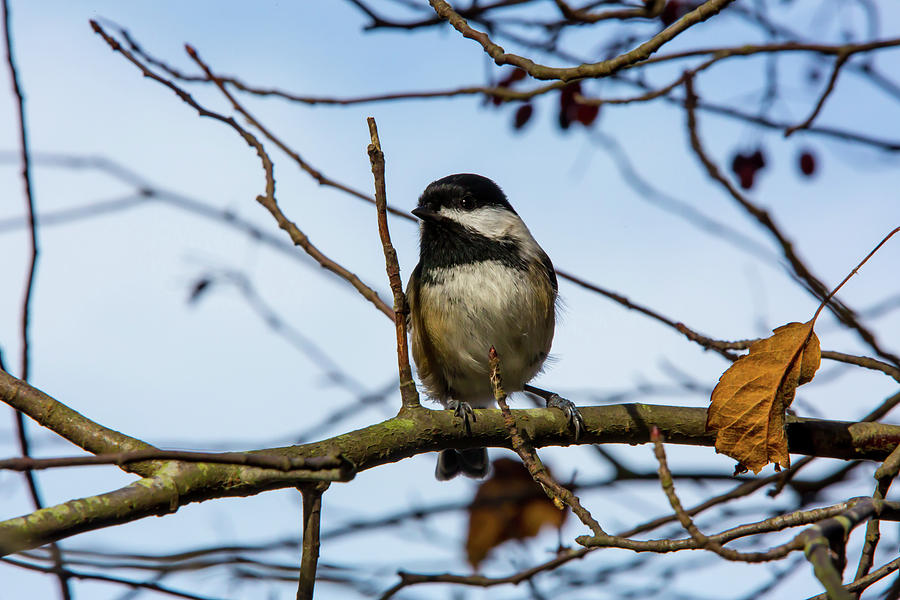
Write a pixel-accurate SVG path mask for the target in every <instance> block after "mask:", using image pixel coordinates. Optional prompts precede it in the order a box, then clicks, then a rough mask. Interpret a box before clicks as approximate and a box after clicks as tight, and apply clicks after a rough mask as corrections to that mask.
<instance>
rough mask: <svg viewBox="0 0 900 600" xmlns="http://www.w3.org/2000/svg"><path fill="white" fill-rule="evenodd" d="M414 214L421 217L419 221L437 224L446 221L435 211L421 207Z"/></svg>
mask: <svg viewBox="0 0 900 600" xmlns="http://www.w3.org/2000/svg"><path fill="white" fill-rule="evenodd" d="M412 214H414V215H415V216H417V217H419V219H421V220H423V221H435V222H436V221H442V220H443V219H444V217H443V216H441V215H439V214H438V213H436V212H434V211H433V210H431V209H428V208H423V207H421V206H420V207H419V208H414V209H413V210H412Z"/></svg>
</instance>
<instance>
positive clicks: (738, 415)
mask: <svg viewBox="0 0 900 600" xmlns="http://www.w3.org/2000/svg"><path fill="white" fill-rule="evenodd" d="M813 323H814V321H809V322H808V323H788V324H787V325H783V326H782V327H779V328H778V329H776V330H775V332H774V335H772V336H771V337H768V338H765V339H762V340H759V341H757V342H755V343H754V344H753V345H752V346H750V352H749V353H748V354H747V355H746V356H742V357H741V358H739V359H738V360H737V361H735V363H734V364H733V365H731V367H729V369H728V370H727V371H725V373H723V374H722V377H720V378H719V383H718V385H716V388H715V389H714V390H713V393H712V398H711V404H710V406H709V410H708V412H707V416H706V429H707V430H713V429H715V430H716V451H717V452H721V453H723V454H727V455H728V456H730V457H731V458H733V459H735V460H737V461H738V462H740V464H741V465H743V466H744V467H746V468H747V469H750V470H751V471H753V472H754V473H759V471H760V470H761V469H762V468H763V467H765V466H766V465H767V464H769V463H775V464H776V468H777V467H778V466H781V467H784V468H788V467H790V466H791V457H790V455H789V454H788V446H787V436H786V435H785V431H784V413H785V410H786V409H787V408H788V407H789V406H790V405H791V402H793V400H794V392H795V391H796V390H797V386H798V385H803V384H804V383H807V382H809V381H811V380H812V378H813V376H814V375H815V373H816V370H817V369H818V368H819V362H820V361H821V358H822V357H821V351H820V348H819V338H817V337H816V334H815V333H814V332H813Z"/></svg>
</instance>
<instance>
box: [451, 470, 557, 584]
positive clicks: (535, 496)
mask: <svg viewBox="0 0 900 600" xmlns="http://www.w3.org/2000/svg"><path fill="white" fill-rule="evenodd" d="M492 466H493V473H492V474H491V477H490V478H489V479H486V480H485V481H484V482H483V483H482V484H481V485H480V486H479V487H478V492H476V494H475V499H474V500H473V502H472V505H471V506H470V507H469V535H468V538H467V539H466V554H467V558H468V560H469V564H471V565H472V567H473V568H476V569H477V568H478V565H479V564H481V562H482V561H483V560H484V559H485V558H486V557H487V555H488V553H489V552H490V551H491V550H493V549H494V548H496V547H497V546H499V545H500V544H502V543H503V542H505V541H507V540H521V539H525V538H529V537H534V536H536V535H537V534H538V532H539V531H540V530H541V528H542V527H544V526H545V525H552V526H553V527H561V526H562V524H563V521H565V518H566V514H567V513H566V512H564V511H561V510H559V509H558V508H556V507H555V506H554V505H553V502H552V501H551V500H550V498H548V497H547V495H546V494H545V493H544V491H543V490H542V489H541V487H540V486H539V485H538V484H537V483H535V481H534V479H532V478H531V475H530V474H529V473H528V469H526V468H525V466H524V465H523V464H522V463H521V462H519V461H518V460H513V459H511V458H498V459H497V460H495V461H494V462H493V463H492ZM545 468H546V465H545Z"/></svg>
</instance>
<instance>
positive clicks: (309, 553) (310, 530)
mask: <svg viewBox="0 0 900 600" xmlns="http://www.w3.org/2000/svg"><path fill="white" fill-rule="evenodd" d="M298 489H299V490H300V494H301V495H302V496H303V545H302V554H301V555H300V578H299V582H298V584H297V600H312V597H313V589H314V588H315V585H316V565H317V564H318V562H319V523H320V521H321V518H322V494H323V493H324V492H325V490H327V489H328V482H327V481H320V482H316V483H312V484H308V485H304V486H301V487H300V488H298Z"/></svg>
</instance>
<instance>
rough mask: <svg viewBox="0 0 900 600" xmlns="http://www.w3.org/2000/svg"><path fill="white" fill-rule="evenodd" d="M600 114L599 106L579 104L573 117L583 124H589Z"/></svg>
mask: <svg viewBox="0 0 900 600" xmlns="http://www.w3.org/2000/svg"><path fill="white" fill-rule="evenodd" d="M598 114H600V107H599V106H593V105H591V104H579V105H578V106H577V107H576V109H575V119H576V120H577V121H578V122H579V123H581V124H582V125H584V126H585V127H587V126H589V125H590V124H591V123H593V122H594V120H595V119H596V118H597V115H598Z"/></svg>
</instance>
